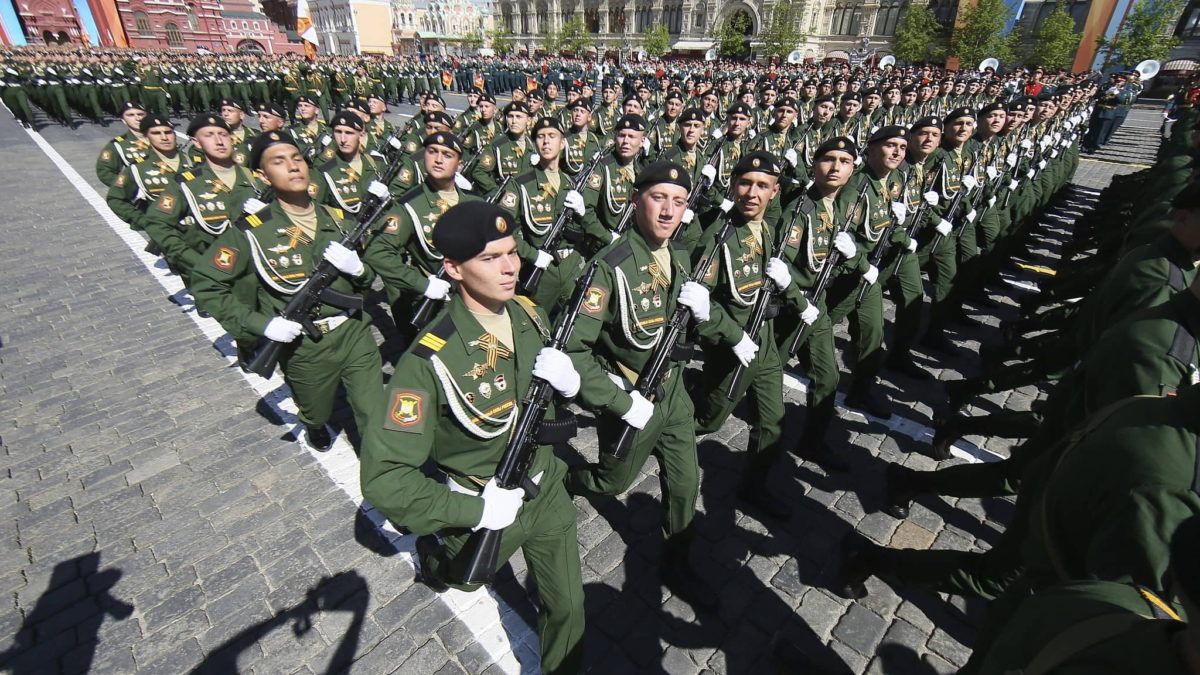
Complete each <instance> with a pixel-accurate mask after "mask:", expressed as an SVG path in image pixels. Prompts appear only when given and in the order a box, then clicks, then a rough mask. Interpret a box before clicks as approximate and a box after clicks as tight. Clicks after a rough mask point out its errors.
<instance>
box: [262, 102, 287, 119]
mask: <svg viewBox="0 0 1200 675" xmlns="http://www.w3.org/2000/svg"><path fill="white" fill-rule="evenodd" d="M254 110H255V111H256V112H258V113H260V114H261V113H267V114H268V115H274V116H276V117H278V118H280V119H287V113H286V112H284V110H283V106H281V105H279V104H278V103H259V104H258V105H256V106H254Z"/></svg>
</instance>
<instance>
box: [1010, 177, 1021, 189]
mask: <svg viewBox="0 0 1200 675" xmlns="http://www.w3.org/2000/svg"><path fill="white" fill-rule="evenodd" d="M1020 184H1021V182H1020V181H1018V180H1017V179H1016V178H1014V179H1012V180H1010V181H1008V189H1009V190H1016V189H1017V186H1018V185H1020Z"/></svg>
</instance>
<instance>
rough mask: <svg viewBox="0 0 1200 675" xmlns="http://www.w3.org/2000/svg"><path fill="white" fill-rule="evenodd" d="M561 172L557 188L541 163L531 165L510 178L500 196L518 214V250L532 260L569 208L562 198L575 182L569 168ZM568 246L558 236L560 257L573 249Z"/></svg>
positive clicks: (526, 258) (521, 254)
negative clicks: (526, 169) (565, 210)
mask: <svg viewBox="0 0 1200 675" xmlns="http://www.w3.org/2000/svg"><path fill="white" fill-rule="evenodd" d="M559 174H560V175H559V182H560V184H559V186H558V188H555V187H554V184H553V183H551V182H550V180H549V179H548V178H547V174H546V172H545V171H544V170H543V169H542V168H541V167H540V166H537V167H532V168H531V169H530V170H529V171H528V172H526V173H523V174H521V175H520V176H519V177H517V178H516V179H514V180H512V181H509V183H508V186H507V187H506V188H505V190H504V194H503V195H501V196H500V205H501V206H503V207H504V208H506V209H508V210H509V211H510V212H512V213H513V215H515V216H516V220H517V223H518V227H517V230H518V233H519V234H518V235H517V252H518V254H519V255H520V256H521V260H524V261H526V262H529V263H531V262H533V260H535V259H536V258H537V250H538V249H540V248H541V247H542V244H543V243H545V239H546V234H547V232H548V231H549V229H550V227H551V226H552V225H553V224H554V221H555V219H556V218H558V215H559V214H560V213H562V212H563V210H564V209H565V208H566V207H564V206H563V200H564V199H565V198H566V195H567V191H568V190H570V189H571V186H572V183H571V182H570V181H569V180H568V178H569V176H568V175H567V174H566V172H563V171H560V172H559ZM572 213H573V212H572ZM569 246H570V244H568V243H567V241H566V239H564V238H559V240H558V247H559V249H561V253H560V255H559V256H558V257H559V259H560V260H561V259H563V258H566V256H567V255H568V254H569V253H570V252H571V249H570V248H569Z"/></svg>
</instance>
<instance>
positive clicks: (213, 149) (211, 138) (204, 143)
mask: <svg viewBox="0 0 1200 675" xmlns="http://www.w3.org/2000/svg"><path fill="white" fill-rule="evenodd" d="M192 140H193V141H195V142H196V145H199V146H200V151H201V152H203V153H204V155H205V156H206V157H208V158H209V159H215V160H226V159H229V158H230V157H232V156H233V137H231V136H230V135H229V132H228V131H225V130H224V129H222V128H221V127H202V128H200V129H199V130H197V131H196V135H195V136H193V137H192Z"/></svg>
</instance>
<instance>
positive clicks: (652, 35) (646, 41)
mask: <svg viewBox="0 0 1200 675" xmlns="http://www.w3.org/2000/svg"><path fill="white" fill-rule="evenodd" d="M641 45H642V49H645V50H646V54H648V55H650V56H652V57H655V58H658V57H660V56H662V55H663V54H666V53H667V52H668V51H670V50H671V33H670V32H668V31H667V27H666V26H665V25H663V24H661V23H660V24H658V25H657V26H655V27H654V28H651V29H650V31H649V32H647V33H646V34H645V35H643V36H642V39H641Z"/></svg>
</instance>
